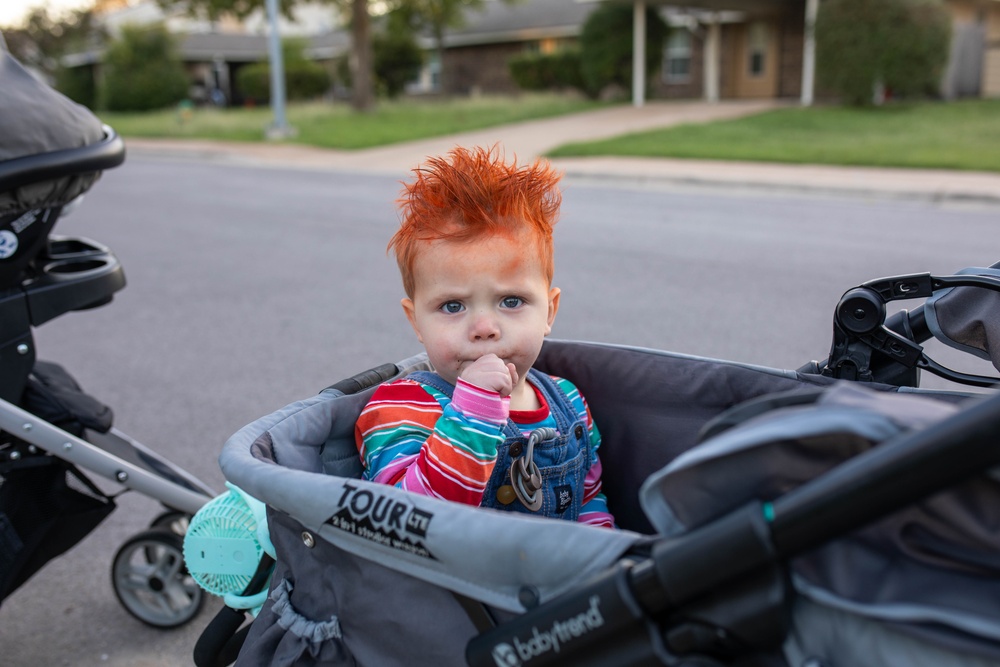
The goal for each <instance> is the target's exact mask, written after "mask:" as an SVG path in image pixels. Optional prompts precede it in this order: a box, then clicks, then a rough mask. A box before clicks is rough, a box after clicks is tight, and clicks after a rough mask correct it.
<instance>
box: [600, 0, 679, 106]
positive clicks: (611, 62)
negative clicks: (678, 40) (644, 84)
mask: <svg viewBox="0 0 1000 667" xmlns="http://www.w3.org/2000/svg"><path fill="white" fill-rule="evenodd" d="M632 14H633V9H632V5H631V4H619V3H614V2H609V3H604V4H602V5H600V6H599V7H598V8H597V9H595V10H594V11H593V12H591V14H590V16H588V17H587V21H586V22H585V23H584V24H583V31H582V33H581V34H580V48H581V60H580V73H581V75H582V78H583V82H584V86H585V92H586V93H587V94H588V95H590V96H591V97H597V96H598V95H599V94H600V92H601V91H602V90H603V89H604V88H605V87H606V86H609V85H619V86H621V87H623V88H626V89H628V88H631V86H632V20H633V18H632ZM667 30H668V28H667V24H666V23H665V22H664V21H663V19H662V18H660V15H659V13H658V12H657V11H656V10H655V9H653V8H652V7H647V8H646V72H647V73H648V74H649V75H652V74H654V73H655V72H656V71H657V70H658V68H659V66H660V62H661V60H662V56H663V40H664V39H665V38H666V35H667Z"/></svg>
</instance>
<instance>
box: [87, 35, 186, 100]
mask: <svg viewBox="0 0 1000 667" xmlns="http://www.w3.org/2000/svg"><path fill="white" fill-rule="evenodd" d="M187 92H188V79H187V75H186V74H185V72H184V65H183V64H181V61H180V58H178V57H177V55H176V50H175V46H174V42H173V38H172V37H171V35H170V34H169V33H168V32H167V30H166V28H164V27H163V26H162V25H156V26H152V27H142V28H139V27H136V26H125V27H124V28H122V34H121V37H120V38H119V39H117V40H114V41H113V42H111V44H110V45H109V46H108V50H107V52H106V53H105V56H104V78H103V80H102V83H101V86H100V88H99V98H100V103H101V105H102V106H103V107H104V108H106V109H108V110H109V111H149V110H151V109H162V108H164V107H169V106H171V105H173V104H176V103H177V102H179V101H180V100H182V99H184V98H185V97H186V96H187Z"/></svg>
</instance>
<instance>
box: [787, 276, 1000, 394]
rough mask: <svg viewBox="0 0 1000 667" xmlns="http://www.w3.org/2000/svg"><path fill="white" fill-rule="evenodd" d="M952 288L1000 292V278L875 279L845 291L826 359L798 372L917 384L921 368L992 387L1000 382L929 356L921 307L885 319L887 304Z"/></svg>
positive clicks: (915, 277)
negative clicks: (924, 348)
mask: <svg viewBox="0 0 1000 667" xmlns="http://www.w3.org/2000/svg"><path fill="white" fill-rule="evenodd" d="M953 287H981V288H984V289H989V290H992V291H994V292H1000V278H997V277H991V276H979V275H957V276H932V275H930V274H929V273H919V274H910V275H904V276H893V277H890V278H879V279H877V280H872V281H869V282H866V283H864V284H863V285H860V286H858V287H855V288H853V289H850V290H848V291H847V292H845V293H844V295H843V296H842V297H841V299H840V301H839V302H838V303H837V307H836V309H835V310H834V318H833V325H834V340H833V346H832V349H831V351H830V356H829V357H828V358H827V359H826V360H824V361H822V362H810V363H808V364H806V365H805V366H803V367H801V368H800V369H799V370H800V371H801V372H805V373H814V374H815V373H821V374H823V375H829V376H832V377H835V378H839V379H847V380H862V381H875V382H885V383H888V384H897V385H909V386H916V385H917V377H916V374H915V373H916V371H917V370H918V369H924V370H926V371H928V372H930V373H933V374H934V375H937V376H939V377H942V378H944V379H946V380H950V381H952V382H957V383H959V384H965V385H969V386H973V387H990V386H993V385H995V384H997V382H1000V378H996V377H990V376H984V375H974V374H970V373H963V372H960V371H956V370H953V369H950V368H946V367H945V366H942V365H941V364H939V363H937V362H936V361H934V360H933V359H931V358H930V357H928V356H927V355H926V354H925V353H924V351H923V347H921V345H920V343H923V342H924V341H926V340H929V339H930V338H931V337H932V336H933V334H932V332H931V329H930V328H929V327H928V326H927V320H926V316H925V312H924V309H925V306H923V305H921V306H919V307H917V308H915V309H914V310H913V311H907V310H903V311H900V312H898V313H896V314H894V315H892V316H890V317H889V318H888V319H887V318H886V309H885V305H886V303H887V302H889V301H897V300H902V299H917V298H926V297H929V296H932V295H933V294H934V293H935V292H938V291H940V290H944V289H949V288H953Z"/></svg>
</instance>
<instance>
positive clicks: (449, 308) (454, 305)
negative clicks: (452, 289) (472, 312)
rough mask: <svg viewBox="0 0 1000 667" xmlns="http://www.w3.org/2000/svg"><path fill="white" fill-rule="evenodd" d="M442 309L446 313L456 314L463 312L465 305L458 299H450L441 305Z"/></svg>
mask: <svg viewBox="0 0 1000 667" xmlns="http://www.w3.org/2000/svg"><path fill="white" fill-rule="evenodd" d="M441 310H442V311H444V312H446V313H451V314H455V313H460V312H462V310H463V306H462V304H460V303H459V302H458V301H449V302H448V303H445V304H443V305H442V306H441Z"/></svg>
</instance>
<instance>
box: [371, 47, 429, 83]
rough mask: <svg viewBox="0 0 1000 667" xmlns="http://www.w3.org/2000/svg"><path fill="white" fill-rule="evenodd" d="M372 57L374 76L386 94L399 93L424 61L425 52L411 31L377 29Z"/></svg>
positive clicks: (416, 73)
mask: <svg viewBox="0 0 1000 667" xmlns="http://www.w3.org/2000/svg"><path fill="white" fill-rule="evenodd" d="M372 57H373V59H374V65H373V67H374V70H375V80H376V82H377V83H378V87H379V89H380V90H381V91H382V92H384V93H385V94H386V95H387V96H388V97H396V96H398V95H399V94H400V93H402V92H403V90H404V89H405V88H406V84H408V83H409V82H411V81H413V80H414V79H416V78H417V75H418V74H419V73H420V68H421V67H422V66H423V64H424V53H423V51H421V50H420V47H419V46H418V45H417V42H416V40H414V39H413V35H412V33H402V32H397V31H391V32H384V33H377V34H376V35H375V36H374V37H373V38H372Z"/></svg>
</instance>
